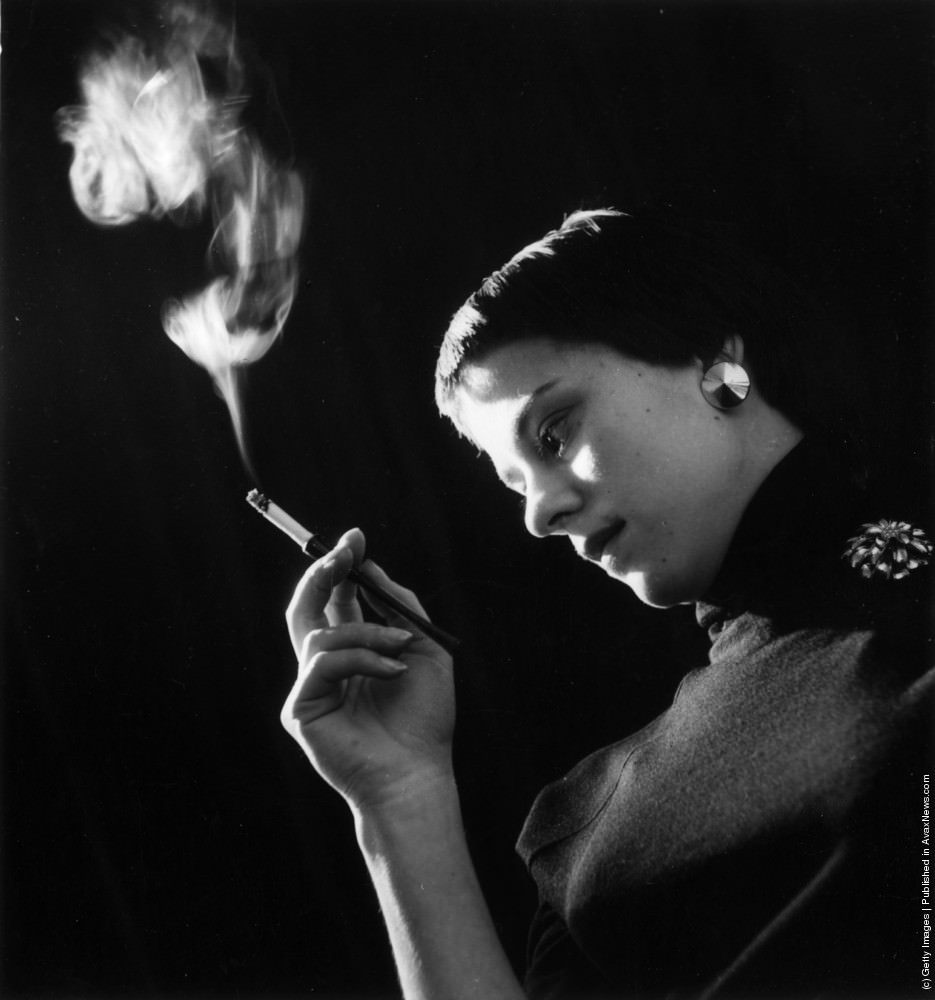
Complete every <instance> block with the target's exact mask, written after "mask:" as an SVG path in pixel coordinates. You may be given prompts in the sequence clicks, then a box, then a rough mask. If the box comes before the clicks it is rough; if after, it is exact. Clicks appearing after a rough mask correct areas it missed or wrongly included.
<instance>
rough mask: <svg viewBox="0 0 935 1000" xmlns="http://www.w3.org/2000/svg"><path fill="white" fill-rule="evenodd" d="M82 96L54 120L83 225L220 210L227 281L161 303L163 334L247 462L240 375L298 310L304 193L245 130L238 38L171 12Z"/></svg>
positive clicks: (203, 13) (129, 43) (99, 57)
mask: <svg viewBox="0 0 935 1000" xmlns="http://www.w3.org/2000/svg"><path fill="white" fill-rule="evenodd" d="M206 77H207V79H209V80H211V81H212V86H211V87H209V86H208V85H207V84H206ZM215 81H216V82H215ZM80 83H81V93H82V98H83V102H82V104H80V105H78V106H74V107H68V108H62V109H61V110H60V111H59V113H58V131H59V136H60V138H61V139H62V140H63V141H64V142H67V143H70V144H71V145H72V147H73V148H74V156H73V160H72V164H71V169H70V172H69V179H70V181H71V188H72V192H73V194H74V197H75V201H76V203H77V205H78V207H79V208H80V209H81V211H82V212H83V213H84V215H85V216H87V218H88V219H90V220H91V221H92V222H94V223H96V224H98V225H101V226H119V225H124V224H126V223H129V222H133V221H134V220H135V219H138V218H140V217H143V216H150V217H152V218H157V219H158V218H161V217H163V216H168V217H169V218H170V219H173V220H174V221H176V222H183V221H189V220H191V219H193V218H197V217H199V216H200V215H201V214H202V212H203V211H204V209H205V207H206V205H210V207H211V211H212V216H213V221H214V224H215V230H214V236H213V238H212V241H211V247H210V250H211V255H212V258H213V259H215V260H217V261H218V262H219V263H220V268H219V270H220V271H221V274H220V276H219V277H217V278H216V279H215V280H213V281H212V282H211V283H210V284H209V285H208V286H207V287H206V288H204V289H203V290H202V291H201V292H199V293H197V294H195V295H193V296H191V297H189V298H187V299H184V300H182V301H171V302H168V303H166V305H165V306H164V307H163V315H162V321H163V327H164V328H165V331H166V333H167V334H168V335H169V337H170V338H171V339H172V341H173V342H174V343H175V344H177V345H178V346H179V347H180V348H181V349H182V350H183V351H184V352H185V353H186V354H187V355H188V356H189V357H190V358H191V359H192V360H193V361H195V362H197V363H198V364H200V365H202V366H203V367H204V368H206V369H207V370H208V372H209V373H210V374H211V377H212V378H213V380H214V384H215V386H216V387H217V389H218V391H219V393H220V395H221V396H222V397H223V399H224V400H225V402H226V403H227V406H228V409H229V410H230V415H231V420H232V422H233V425H234V431H235V433H236V435H237V441H238V445H239V447H240V450H241V454H242V455H243V456H244V460H245V462H246V461H247V458H246V449H245V443H244V433H243V413H242V407H241V404H240V400H239V396H238V392H237V369H238V368H240V367H242V366H244V365H248V364H250V363H251V362H254V361H257V360H258V359H259V358H261V357H262V356H263V355H264V354H265V353H266V352H267V351H268V350H269V348H270V347H271V346H272V344H273V342H274V341H275V340H276V338H277V337H278V336H279V334H280V333H281V332H282V329H283V326H284V324H285V322H286V319H287V317H288V315H289V311H290V309H291V307H292V301H293V298H294V297H295V291H296V281H297V272H298V262H297V254H298V250H299V244H300V241H301V236H302V226H303V216H304V189H303V185H302V181H301V179H300V177H299V175H298V174H297V173H296V172H295V171H293V170H288V169H285V168H283V167H281V166H278V165H276V164H274V163H273V162H272V160H271V159H270V157H269V156H268V155H267V154H266V152H265V151H264V149H263V147H262V146H261V144H260V142H259V140H258V139H257V138H256V136H254V135H253V134H252V133H251V132H250V130H249V129H247V128H246V126H244V125H243V123H242V122H241V115H242V112H243V108H244V106H245V105H246V103H247V100H248V94H247V93H246V91H245V84H244V67H243V63H242V61H241V59H240V57H239V55H238V52H237V47H236V39H235V36H234V31H233V29H232V28H230V27H229V26H227V25H226V24H224V23H223V22H221V21H220V20H219V19H218V18H217V17H216V16H213V15H212V14H211V12H210V11H209V10H208V9H207V8H196V7H195V6H193V5H191V4H173V5H171V6H169V7H167V8H165V12H164V29H163V31H162V33H161V35H160V36H159V37H158V38H156V39H155V40H149V42H148V44H147V43H144V41H143V40H141V39H140V38H136V37H130V36H128V37H124V38H121V39H119V40H118V41H116V42H115V43H113V44H112V45H111V47H110V48H109V50H108V51H106V52H98V53H95V54H93V55H92V56H91V57H90V58H89V59H88V60H87V61H86V63H85V65H84V67H83V69H82V73H81V78H80ZM247 464H248V465H249V462H247Z"/></svg>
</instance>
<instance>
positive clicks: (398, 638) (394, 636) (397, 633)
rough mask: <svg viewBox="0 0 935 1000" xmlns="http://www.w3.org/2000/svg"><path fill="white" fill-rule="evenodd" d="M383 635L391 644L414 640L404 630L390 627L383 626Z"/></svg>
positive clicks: (410, 634)
mask: <svg viewBox="0 0 935 1000" xmlns="http://www.w3.org/2000/svg"><path fill="white" fill-rule="evenodd" d="M383 634H384V635H385V636H386V638H387V639H389V640H390V641H391V642H409V640H410V639H412V638H414V636H413V634H412V632H407V631H406V630H405V629H404V628H394V627H393V626H392V625H387V626H385V627H384V629H383Z"/></svg>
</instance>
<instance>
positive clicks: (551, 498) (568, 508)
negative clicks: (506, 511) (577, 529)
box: [525, 475, 582, 538]
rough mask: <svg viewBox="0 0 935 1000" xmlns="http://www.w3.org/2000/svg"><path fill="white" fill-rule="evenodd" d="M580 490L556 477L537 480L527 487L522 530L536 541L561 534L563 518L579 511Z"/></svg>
mask: <svg viewBox="0 0 935 1000" xmlns="http://www.w3.org/2000/svg"><path fill="white" fill-rule="evenodd" d="M581 504H582V497H581V493H580V490H578V489H576V488H575V487H574V484H573V483H571V482H570V481H568V480H567V478H564V477H561V476H559V475H551V476H549V477H543V478H539V479H537V480H536V481H534V482H533V483H529V484H527V489H526V512H525V521H526V530H527V531H528V532H529V533H530V534H531V535H535V536H536V537H537V538H545V537H546V536H547V535H556V534H563V533H564V532H565V530H566V529H565V523H566V521H567V518H568V517H569V516H570V515H572V514H574V513H575V512H576V511H577V510H579V509H580V507H581Z"/></svg>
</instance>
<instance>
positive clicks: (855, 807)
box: [518, 444, 935, 1000]
mask: <svg viewBox="0 0 935 1000" xmlns="http://www.w3.org/2000/svg"><path fill="white" fill-rule="evenodd" d="M848 482H849V480H848V478H847V476H846V475H844V474H843V472H841V471H839V470H835V468H834V465H833V462H832V461H831V460H830V459H829V457H828V455H826V454H824V453H823V452H822V450H821V449H820V448H818V447H816V446H812V445H805V444H802V445H800V446H799V447H798V448H796V449H795V450H794V451H793V452H792V453H791V454H790V455H789V456H787V458H786V459H785V460H784V461H783V462H781V463H780V465H779V466H777V468H776V469H775V470H774V471H773V473H772V474H771V475H770V477H769V478H768V479H767V481H766V482H765V483H764V485H763V486H762V487H761V489H760V490H759V491H758V493H757V495H756V497H755V498H754V500H753V502H752V503H751V505H750V507H749V508H748V510H747V512H746V514H745V516H744V518H743V520H742V522H741V525H740V527H739V529H738V531H737V534H736V537H735V539H734V542H733V543H732V546H731V550H730V552H729V554H728V557H727V559H726V560H725V563H724V566H723V568H722V570H721V572H720V574H719V576H718V579H717V581H716V583H715V586H714V588H713V590H712V593H711V594H710V595H709V598H708V600H706V601H705V602H704V603H701V604H699V605H698V608H697V614H698V619H699V622H700V623H701V624H702V626H704V627H705V628H707V630H708V632H709V634H710V637H711V652H710V662H709V663H708V664H707V665H706V666H704V667H702V668H701V669H698V670H695V671H692V672H691V673H689V674H688V675H687V676H686V677H685V678H684V680H683V681H682V683H681V685H680V687H679V690H678V692H677V694H676V695H675V698H674V700H673V703H672V705H671V707H670V708H669V709H668V710H667V711H666V712H664V713H663V714H662V715H661V716H659V717H658V718H657V719H655V720H654V721H653V722H651V723H650V724H649V725H648V726H646V727H645V728H644V729H642V730H641V731H640V732H638V733H636V734H634V735H632V736H630V737H628V738H627V739H624V740H622V741H620V742H619V743H616V744H614V745H612V746H609V747H605V748H604V749H602V750H599V751H598V752H596V753H594V754H592V755H591V756H589V757H587V758H586V759H585V760H584V761H582V762H581V763H580V764H579V765H578V766H577V767H576V768H575V769H574V770H573V771H572V772H571V773H570V774H568V775H567V776H566V777H565V778H563V779H562V780H561V781H558V782H556V783H554V784H552V785H550V786H548V787H547V788H546V789H545V790H544V791H543V792H542V793H541V794H540V796H539V797H538V799H537V800H536V802H535V804H534V806H533V809H532V811H531V813H530V815H529V818H528V819H527V822H526V825H525V827H524V829H523V832H522V834H521V837H520V840H519V843H518V850H519V853H520V855H521V856H522V858H523V859H524V860H525V862H526V864H527V865H528V867H529V869H530V872H531V874H532V876H533V878H534V879H535V881H536V883H537V885H538V888H539V895H540V900H541V904H540V909H539V912H538V914H537V916H536V918H535V920H534V923H533V927H532V930H531V935H530V961H529V966H528V970H527V978H526V986H527V991H528V993H529V995H530V996H531V997H534V998H537V1000H539V998H552V997H554V998H558V997H561V998H584V997H589V998H590V997H621V998H623V997H627V998H629V997H633V998H638V997H642V998H655V997H737V998H755V997H767V996H768V997H776V998H783V1000H789V998H794V997H815V998H818V997H829V996H835V997H837V996H840V997H848V998H859V997H861V996H868V997H870V996H872V997H887V998H888V997H898V996H908V995H909V994H910V993H912V994H913V995H918V993H919V992H921V968H922V965H921V963H922V958H923V950H922V937H921V928H922V920H923V911H922V904H923V902H927V900H924V899H923V897H922V895H921V890H922V884H923V883H922V876H923V867H922V860H923V850H925V849H926V848H925V845H924V844H923V843H922V838H923V833H924V830H923V824H922V808H923V802H922V796H923V792H922V786H923V775H924V774H926V773H932V772H935V758H933V754H932V753H931V741H930V739H929V734H930V731H931V705H932V691H933V687H935V671H933V669H932V663H933V662H935V657H933V655H932V649H931V643H930V628H929V626H930V621H929V608H930V600H931V576H930V568H931V567H919V568H917V569H915V570H914V571H913V572H911V573H909V575H908V576H906V577H905V578H903V579H899V580H896V579H893V578H890V579H886V578H885V577H884V576H883V574H882V573H880V572H879V571H877V572H875V573H873V574H872V575H871V577H870V578H866V577H864V576H863V575H862V573H861V572H860V570H859V568H858V567H853V566H851V564H850V561H849V560H847V559H844V558H842V553H843V551H844V549H845V547H846V545H847V541H848V538H849V537H851V536H854V535H857V534H859V533H860V532H861V526H862V524H863V523H864V522H867V521H871V520H872V521H877V520H879V519H880V518H885V517H890V518H904V519H906V520H908V518H909V516H910V515H909V514H905V513H901V511H899V510H892V509H878V508H876V507H875V504H876V502H877V501H875V500H874V499H873V498H871V497H869V496H868V495H866V494H864V493H861V492H860V491H857V490H852V489H850V488H849V487H848ZM871 508H873V509H871Z"/></svg>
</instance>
